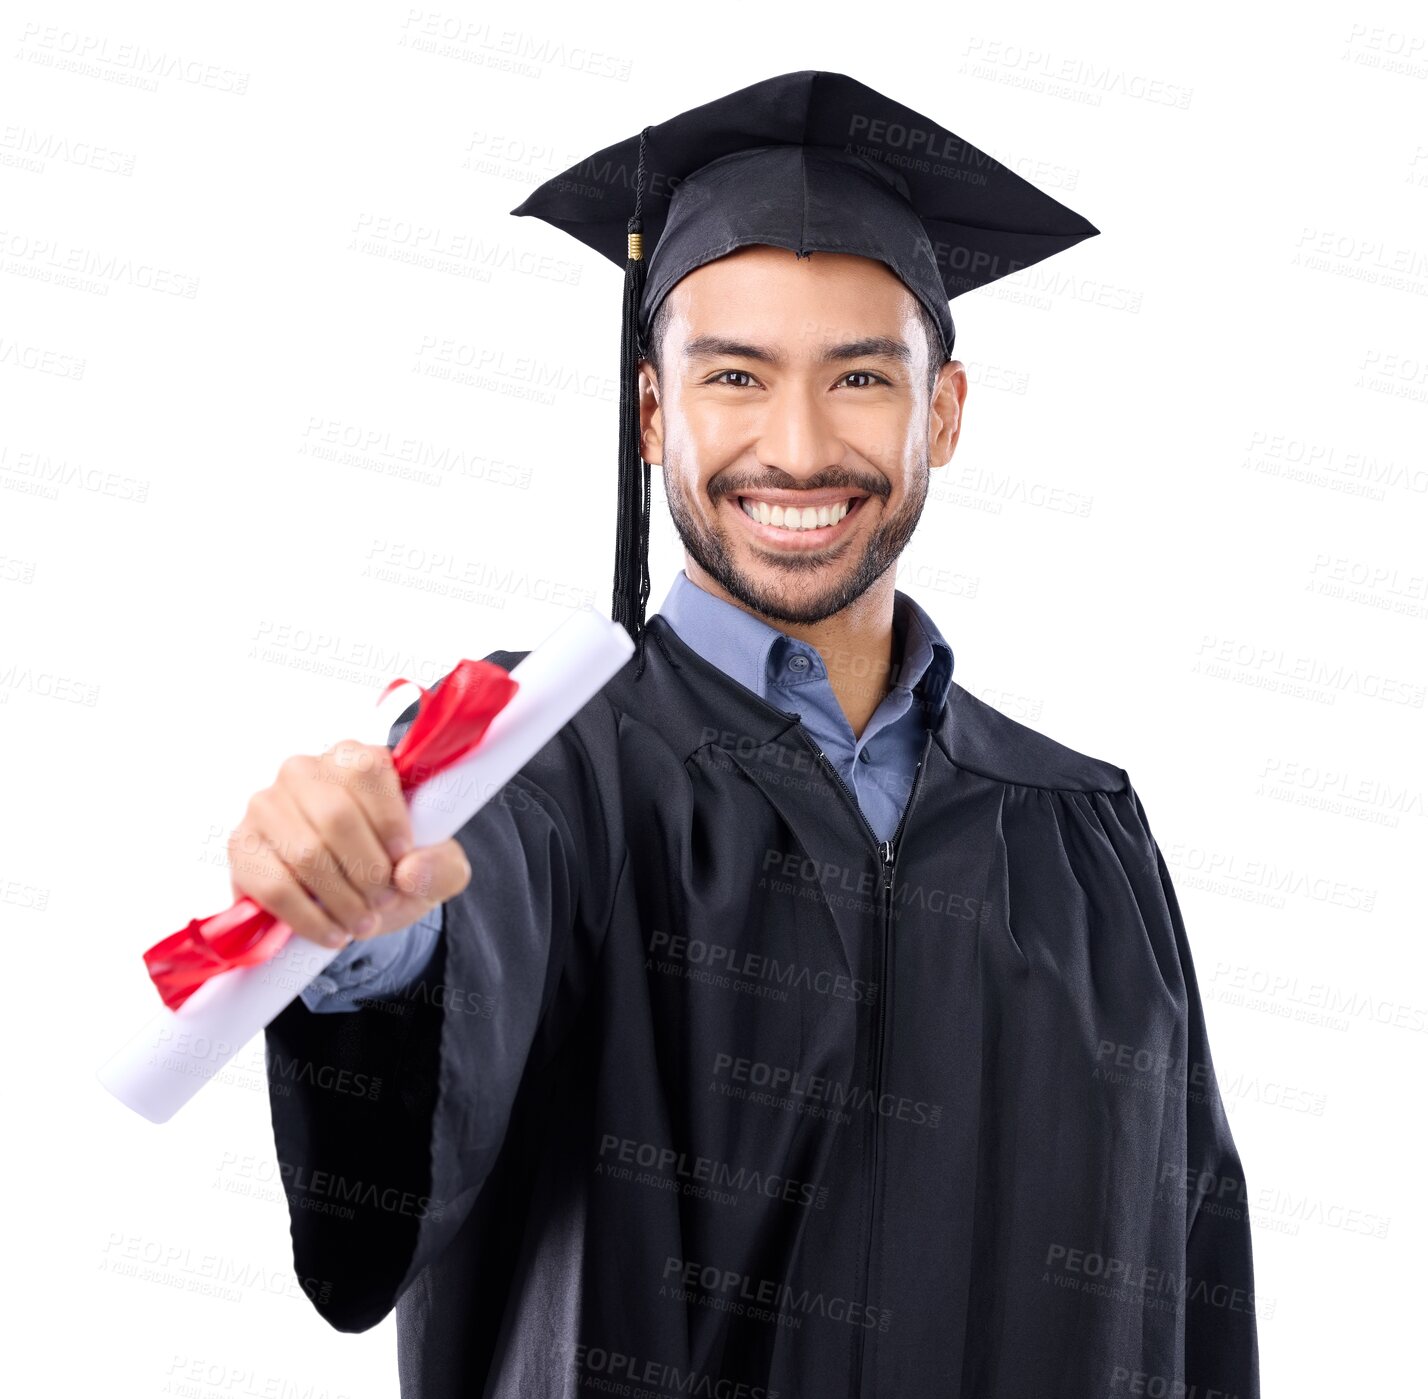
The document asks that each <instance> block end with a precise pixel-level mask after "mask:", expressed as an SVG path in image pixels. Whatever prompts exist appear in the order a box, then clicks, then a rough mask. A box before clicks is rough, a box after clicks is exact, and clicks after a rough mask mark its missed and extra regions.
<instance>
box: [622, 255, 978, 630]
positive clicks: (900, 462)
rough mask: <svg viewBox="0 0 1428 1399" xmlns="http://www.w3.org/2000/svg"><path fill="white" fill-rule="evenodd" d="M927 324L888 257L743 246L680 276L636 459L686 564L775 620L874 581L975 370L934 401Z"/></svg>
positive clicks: (940, 382) (913, 511) (815, 617)
mask: <svg viewBox="0 0 1428 1399" xmlns="http://www.w3.org/2000/svg"><path fill="white" fill-rule="evenodd" d="M924 314H925V313H923V312H922V309H921V307H920V305H919V303H918V302H917V299H916V298H915V297H914V296H913V295H912V293H911V292H910V291H908V289H907V287H906V286H904V284H903V283H902V282H901V281H900V280H899V279H898V278H897V277H896V276H895V275H894V274H893V273H892V272H891V271H890V270H889V269H888V268H887V267H886V266H885V265H884V264H883V263H880V262H876V261H874V260H872V259H870V258H864V257H854V256H851V255H848V254H844V253H824V252H816V253H813V254H812V255H810V256H808V257H804V258H799V257H797V256H796V255H795V254H794V253H793V252H791V251H790V250H788V249H786V248H773V247H766V246H764V245H757V246H751V247H745V248H740V249H738V250H737V251H735V252H733V253H730V254H728V255H727V256H725V257H722V258H718V259H717V260H715V261H713V262H709V263H706V264H704V266H702V267H699V268H696V269H695V270H694V271H693V272H690V273H689V274H688V275H686V276H685V277H683V278H681V279H680V280H679V281H678V282H677V283H676V284H675V285H674V287H673V288H672V289H671V291H670V292H669V294H668V296H667V297H666V298H665V301H664V303H663V306H662V308H661V315H660V316H659V317H658V320H660V321H662V322H663V323H664V331H663V336H662V339H661V341H660V344H659V351H658V353H659V361H660V366H661V367H662V371H663V372H662V373H661V372H660V370H659V369H657V368H656V366H655V365H653V364H652V363H650V362H649V361H644V362H642V364H641V371H642V380H641V394H640V418H641V430H642V436H641V453H642V455H643V457H644V459H645V460H646V461H647V462H649V463H650V464H651V465H659V466H662V467H663V470H664V488H665V495H666V498H667V499H668V501H669V507H670V513H671V515H672V516H673V518H674V523H675V528H676V529H677V530H678V531H679V535H680V538H681V540H682V541H683V543H684V547H685V550H686V551H687V553H688V555H689V557H690V558H691V559H692V560H693V561H694V562H695V563H696V564H697V565H698V566H699V567H700V568H701V569H703V570H704V572H705V573H706V574H708V575H709V577H710V578H711V579H713V580H714V581H715V582H716V583H717V584H719V585H721V586H722V588H723V589H724V590H725V591H726V592H727V593H728V594H729V596H730V597H732V598H733V599H734V600H735V601H737V602H739V603H742V604H743V605H744V606H745V607H748V608H750V609H752V610H753V611H755V612H758V613H760V614H762V615H763V616H765V617H768V618H771V619H773V620H775V621H779V622H785V623H795V624H800V623H813V622H821V621H823V620H824V619H825V618H827V617H831V616H833V615H835V614H836V613H838V612H841V611H842V610H843V609H844V608H846V607H848V606H849V605H850V604H852V603H853V602H854V601H856V600H857V599H858V598H860V597H862V596H863V595H864V594H865V593H867V592H868V590H869V589H871V588H873V587H874V585H875V584H879V583H880V582H882V583H883V585H884V586H885V587H886V588H887V589H888V596H887V599H886V600H887V602H888V603H889V604H890V602H891V587H892V578H893V576H894V575H893V573H892V571H891V566H892V565H893V564H894V562H895V561H896V560H897V557H898V555H899V554H901V553H902V551H903V549H904V548H905V547H906V545H907V542H908V540H909V539H910V538H911V537H912V532H913V530H914V529H915V528H916V526H917V521H918V518H919V517H920V516H921V514H922V507H923V504H924V502H925V501H926V499H927V487H928V479H929V475H928V473H929V471H930V470H932V469H933V468H936V467H939V466H943V465H945V464H946V462H947V461H948V460H949V459H950V458H951V456H952V453H953V451H954V450H955V448H956V444H957V437H958V435H959V433H960V430H961V421H962V404H963V401H964V399H965V397H966V392H967V376H966V371H965V369H964V368H963V366H962V365H961V363H960V362H958V361H956V360H953V361H950V362H949V363H947V364H944V365H942V366H941V368H940V370H938V372H937V375H936V382H935V385H934V388H933V391H932V393H931V394H930V395H929V392H928V375H929V371H930V369H931V367H932V362H931V361H930V360H929V349H928V344H927V334H926V331H925V328H924V326H925V322H924V319H923V317H924Z"/></svg>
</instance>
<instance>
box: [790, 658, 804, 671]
mask: <svg viewBox="0 0 1428 1399" xmlns="http://www.w3.org/2000/svg"><path fill="white" fill-rule="evenodd" d="M788 668H789V669H790V670H807V669H808V657H807V656H804V655H797V656H790V657H789V658H788Z"/></svg>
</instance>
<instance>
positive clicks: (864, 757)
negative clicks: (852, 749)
mask: <svg viewBox="0 0 1428 1399" xmlns="http://www.w3.org/2000/svg"><path fill="white" fill-rule="evenodd" d="M858 761H859V762H861V763H870V762H872V761H873V760H872V759H871V758H870V757H868V750H867V749H866V748H860V749H858Z"/></svg>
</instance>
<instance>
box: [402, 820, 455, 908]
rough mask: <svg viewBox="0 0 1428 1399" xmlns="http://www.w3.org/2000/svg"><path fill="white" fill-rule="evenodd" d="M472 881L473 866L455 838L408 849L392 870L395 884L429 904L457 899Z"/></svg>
mask: <svg viewBox="0 0 1428 1399" xmlns="http://www.w3.org/2000/svg"><path fill="white" fill-rule="evenodd" d="M470 882H471V865H470V864H469V863H468V861H467V859H466V852H465V851H464V850H463V849H462V848H461V843H460V841H458V840H457V839H456V838H455V837H452V839H450V840H443V841H441V842H439V843H438V844H436V845H424V846H422V847H421V848H420V849H419V850H409V851H408V852H407V853H406V854H405V855H403V856H402V858H401V859H400V860H398V861H397V863H396V865H395V866H394V867H393V869H392V883H393V884H394V885H395V886H396V887H397V888H398V889H400V890H401V892H402V893H404V894H407V895H410V896H411V897H413V898H416V899H420V900H421V901H422V902H423V903H425V904H427V905H429V906H430V905H433V904H439V903H445V902H446V900H447V899H454V898H455V897H456V896H457V895H458V894H459V893H460V892H461V891H462V890H463V889H464V888H465V887H466V886H467V884H469V883H470Z"/></svg>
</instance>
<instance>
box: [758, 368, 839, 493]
mask: <svg viewBox="0 0 1428 1399" xmlns="http://www.w3.org/2000/svg"><path fill="white" fill-rule="evenodd" d="M755 450H756V454H757V456H758V459H759V462H760V464H761V465H763V466H770V467H777V468H779V469H780V470H782V471H786V472H787V473H788V474H789V475H790V476H796V477H798V478H799V479H800V480H802V479H803V478H805V477H809V476H813V475H815V474H816V473H818V472H820V471H822V470H824V468H826V467H829V466H834V465H836V464H837V463H838V462H839V461H841V460H842V456H843V450H842V444H841V442H840V441H839V439H838V436H837V434H836V433H835V432H834V430H833V422H832V414H831V413H830V412H829V411H828V409H827V407H826V406H825V405H824V402H823V395H822V393H821V392H820V391H819V390H818V388H816V387H815V386H814V385H813V384H812V383H808V384H799V383H796V382H793V381H789V382H785V383H783V384H780V385H779V387H778V388H777V389H775V390H774V391H773V392H772V393H771V395H770V399H769V403H768V407H767V409H766V410H765V416H764V419H763V422H762V423H761V424H760V430H759V438H758V443H757V446H756V449H755Z"/></svg>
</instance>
